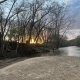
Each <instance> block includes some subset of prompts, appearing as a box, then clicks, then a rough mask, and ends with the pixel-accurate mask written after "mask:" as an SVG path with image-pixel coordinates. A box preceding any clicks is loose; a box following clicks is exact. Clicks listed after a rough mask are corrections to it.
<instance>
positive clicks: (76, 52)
mask: <svg viewBox="0 0 80 80" xmlns="http://www.w3.org/2000/svg"><path fill="white" fill-rule="evenodd" d="M45 55H46V56H54V55H56V56H76V57H80V47H77V46H70V47H62V48H59V49H58V50H55V51H54V52H53V51H50V52H49V53H47V54H42V56H45Z"/></svg>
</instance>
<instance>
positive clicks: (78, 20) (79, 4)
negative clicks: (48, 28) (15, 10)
mask: <svg viewBox="0 0 80 80" xmlns="http://www.w3.org/2000/svg"><path fill="white" fill-rule="evenodd" d="M0 1H2V0H0ZM18 1H20V0H18ZM52 1H53V0H52ZM55 1H58V2H59V3H60V4H62V3H64V4H65V5H66V6H68V7H69V15H70V16H71V17H72V18H73V19H75V23H74V24H73V25H72V26H71V27H70V30H68V31H66V35H67V37H68V39H69V40H71V39H74V38H76V37H77V36H78V35H80V0H55Z"/></svg>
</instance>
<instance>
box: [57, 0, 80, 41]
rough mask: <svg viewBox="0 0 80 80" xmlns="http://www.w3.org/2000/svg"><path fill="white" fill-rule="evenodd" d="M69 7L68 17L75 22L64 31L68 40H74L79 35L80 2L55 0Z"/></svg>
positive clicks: (78, 0) (76, 0)
mask: <svg viewBox="0 0 80 80" xmlns="http://www.w3.org/2000/svg"><path fill="white" fill-rule="evenodd" d="M57 1H60V2H61V3H63V2H64V3H65V4H66V5H67V6H69V15H70V16H71V17H72V18H73V19H74V20H75V22H74V24H73V25H72V26H71V27H70V30H67V31H66V36H67V37H68V40H71V39H74V38H76V37H77V36H78V35H80V0H57Z"/></svg>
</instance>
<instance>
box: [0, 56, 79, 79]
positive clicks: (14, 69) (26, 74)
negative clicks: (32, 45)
mask: <svg viewBox="0 0 80 80" xmlns="http://www.w3.org/2000/svg"><path fill="white" fill-rule="evenodd" d="M0 80H80V58H77V57H60V56H54V57H51V56H47V57H37V58H31V59H26V60H24V61H21V62H18V63H15V64H12V65H10V66H7V67H5V68H2V69H0Z"/></svg>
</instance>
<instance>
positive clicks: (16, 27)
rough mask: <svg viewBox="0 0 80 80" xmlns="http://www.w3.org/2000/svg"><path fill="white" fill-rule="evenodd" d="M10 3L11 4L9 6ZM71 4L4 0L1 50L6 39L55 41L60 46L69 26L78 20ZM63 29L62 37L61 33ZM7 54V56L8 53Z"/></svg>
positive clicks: (0, 15) (0, 12)
mask: <svg viewBox="0 0 80 80" xmlns="http://www.w3.org/2000/svg"><path fill="white" fill-rule="evenodd" d="M9 5H10V6H9ZM67 9H68V8H67V6H66V5H65V4H59V3H58V2H55V1H50V0H31V1H29V0H20V1H19V0H3V2H0V35H1V36H0V42H1V43H0V49H1V54H4V51H5V49H4V48H5V47H6V45H5V42H6V40H7V42H14V41H15V42H16V43H17V47H16V49H15V50H16V54H17V52H18V47H19V43H29V44H30V41H32V42H34V43H39V42H41V43H50V42H51V43H53V45H54V46H55V48H59V47H60V44H61V41H60V40H61V39H62V37H63V35H64V33H65V31H66V30H67V28H68V27H69V26H70V25H71V24H72V23H73V22H74V20H73V19H72V18H71V17H70V16H69V15H68V10H67ZM61 31H62V33H63V34H62V36H61V35H60V33H61ZM4 56H6V55H4Z"/></svg>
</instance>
